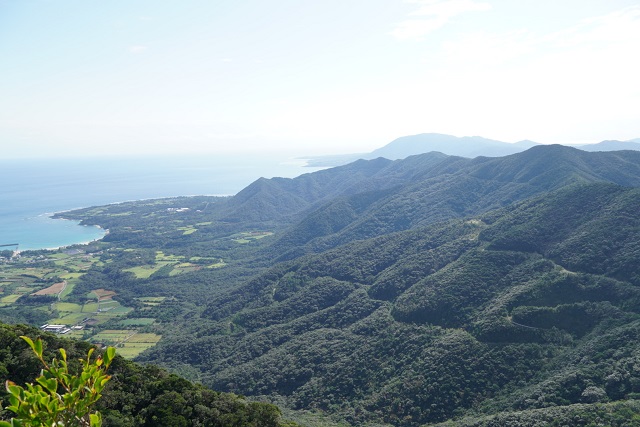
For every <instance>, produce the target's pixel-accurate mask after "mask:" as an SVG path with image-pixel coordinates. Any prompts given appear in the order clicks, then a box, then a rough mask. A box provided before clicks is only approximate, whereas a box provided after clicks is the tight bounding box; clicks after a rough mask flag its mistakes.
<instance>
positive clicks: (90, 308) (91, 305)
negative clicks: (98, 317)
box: [82, 302, 98, 313]
mask: <svg viewBox="0 0 640 427" xmlns="http://www.w3.org/2000/svg"><path fill="white" fill-rule="evenodd" d="M96 311H98V303H97V302H88V303H86V304H85V305H83V306H82V312H83V313H95V312H96Z"/></svg>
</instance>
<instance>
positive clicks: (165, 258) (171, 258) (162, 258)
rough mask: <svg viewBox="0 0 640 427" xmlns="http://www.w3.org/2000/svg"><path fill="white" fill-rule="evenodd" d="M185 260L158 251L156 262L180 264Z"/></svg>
mask: <svg viewBox="0 0 640 427" xmlns="http://www.w3.org/2000/svg"><path fill="white" fill-rule="evenodd" d="M183 259H184V257H183V256H181V255H166V254H165V253H164V252H162V251H156V262H159V261H166V262H180V261H182V260H183Z"/></svg>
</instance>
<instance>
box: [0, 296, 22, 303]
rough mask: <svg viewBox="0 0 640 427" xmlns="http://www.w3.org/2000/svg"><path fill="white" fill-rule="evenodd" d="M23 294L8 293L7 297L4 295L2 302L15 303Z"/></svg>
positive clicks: (0, 300)
mask: <svg viewBox="0 0 640 427" xmlns="http://www.w3.org/2000/svg"><path fill="white" fill-rule="evenodd" d="M21 296H22V295H15V294H14V295H7V296H6V297H2V298H1V299H0V302H1V303H5V304H13V303H14V302H16V301H17V300H18V298H20V297H21Z"/></svg>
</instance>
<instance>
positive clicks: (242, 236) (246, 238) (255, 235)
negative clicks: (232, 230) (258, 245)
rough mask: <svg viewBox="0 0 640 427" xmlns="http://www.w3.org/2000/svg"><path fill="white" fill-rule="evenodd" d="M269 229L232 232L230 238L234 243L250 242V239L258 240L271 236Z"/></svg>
mask: <svg viewBox="0 0 640 427" xmlns="http://www.w3.org/2000/svg"><path fill="white" fill-rule="evenodd" d="M272 234H273V232H271V231H244V232H242V233H237V234H234V235H233V236H231V237H232V240H233V241H234V242H236V243H241V244H244V243H250V242H251V241H252V240H259V239H262V238H264V237H267V236H271V235H272Z"/></svg>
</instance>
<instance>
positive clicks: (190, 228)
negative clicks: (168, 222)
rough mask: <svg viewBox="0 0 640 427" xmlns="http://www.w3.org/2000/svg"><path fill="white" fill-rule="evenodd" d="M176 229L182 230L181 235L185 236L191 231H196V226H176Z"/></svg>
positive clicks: (191, 232)
mask: <svg viewBox="0 0 640 427" xmlns="http://www.w3.org/2000/svg"><path fill="white" fill-rule="evenodd" d="M177 230H180V231H182V232H183V233H182V235H183V236H186V235H189V234H193V233H195V232H196V231H198V229H197V228H195V227H192V226H187V227H178V228H177Z"/></svg>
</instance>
